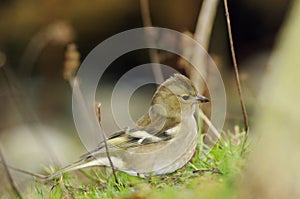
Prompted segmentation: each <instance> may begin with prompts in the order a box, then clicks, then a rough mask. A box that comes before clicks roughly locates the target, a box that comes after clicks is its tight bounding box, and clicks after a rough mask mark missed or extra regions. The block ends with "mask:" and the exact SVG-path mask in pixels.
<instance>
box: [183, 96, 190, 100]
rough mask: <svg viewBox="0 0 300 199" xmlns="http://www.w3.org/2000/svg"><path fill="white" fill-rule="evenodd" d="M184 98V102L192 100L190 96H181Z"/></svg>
mask: <svg viewBox="0 0 300 199" xmlns="http://www.w3.org/2000/svg"><path fill="white" fill-rule="evenodd" d="M181 97H182V99H184V100H188V99H189V98H190V96H188V95H183V96H181Z"/></svg>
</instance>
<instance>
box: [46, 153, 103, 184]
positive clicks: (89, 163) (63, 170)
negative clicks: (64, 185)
mask: <svg viewBox="0 0 300 199" xmlns="http://www.w3.org/2000/svg"><path fill="white" fill-rule="evenodd" d="M101 165H103V164H101V163H100V161H99V160H97V159H92V160H87V159H86V158H84V159H81V160H79V161H77V162H74V163H72V164H70V165H67V166H65V167H63V168H61V169H60V170H59V171H56V172H54V173H52V174H50V175H47V176H46V178H45V180H46V181H48V180H51V179H53V178H55V177H58V176H60V175H62V174H64V173H67V172H70V171H75V170H78V169H83V168H86V167H92V166H101Z"/></svg>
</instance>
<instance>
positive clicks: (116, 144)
mask: <svg viewBox="0 0 300 199" xmlns="http://www.w3.org/2000/svg"><path fill="white" fill-rule="evenodd" d="M176 128H177V127H174V128H170V129H168V130H166V131H164V132H161V133H157V132H156V133H155V132H154V131H155V130H154V131H151V132H149V131H146V130H145V129H141V128H139V127H136V128H132V129H122V130H120V131H117V132H115V133H114V134H113V135H111V136H110V137H109V138H108V139H107V140H106V142H107V145H108V148H109V151H110V152H112V151H114V150H119V149H128V148H132V147H139V146H142V145H145V144H153V143H158V142H164V141H168V140H170V139H172V138H173V137H174V135H175V133H174V132H176ZM105 152H106V151H105V143H104V141H102V142H101V143H100V144H99V147H97V148H96V149H95V150H93V151H90V152H88V153H86V154H84V155H83V156H81V158H83V159H89V158H91V157H92V156H95V155H98V154H100V153H105Z"/></svg>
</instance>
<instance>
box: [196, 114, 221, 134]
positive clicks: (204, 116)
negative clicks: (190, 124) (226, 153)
mask: <svg viewBox="0 0 300 199" xmlns="http://www.w3.org/2000/svg"><path fill="white" fill-rule="evenodd" d="M199 116H200V118H201V119H202V120H203V121H204V122H205V123H206V124H207V126H208V127H209V128H210V129H211V130H212V132H213V133H214V135H215V136H216V137H217V138H218V140H219V139H220V133H219V132H218V130H217V129H216V127H215V126H214V125H213V124H212V123H211V121H210V120H209V119H208V117H207V116H206V115H205V114H204V113H203V111H202V110H201V109H199Z"/></svg>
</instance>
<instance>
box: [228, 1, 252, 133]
mask: <svg viewBox="0 0 300 199" xmlns="http://www.w3.org/2000/svg"><path fill="white" fill-rule="evenodd" d="M224 8H225V15H226V22H227V29H228V38H229V43H230V50H231V56H232V61H233V67H234V74H235V78H236V85H237V90H238V94H239V98H240V103H241V106H242V111H243V117H244V125H245V131H246V132H248V129H249V122H248V116H247V112H246V106H245V102H244V97H243V93H242V88H241V83H240V77H239V69H238V65H237V61H236V56H235V50H234V46H233V39H232V31H231V25H230V17H229V11H228V5H227V0H224Z"/></svg>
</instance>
